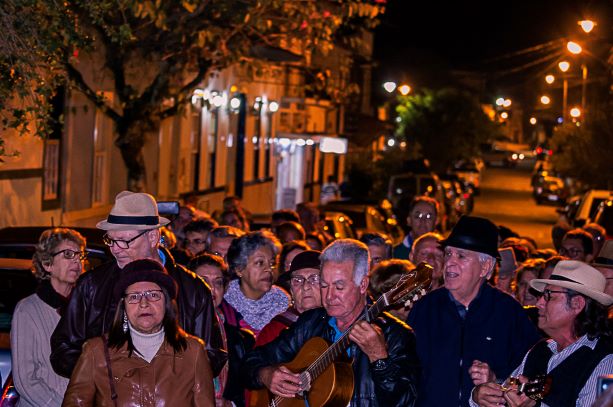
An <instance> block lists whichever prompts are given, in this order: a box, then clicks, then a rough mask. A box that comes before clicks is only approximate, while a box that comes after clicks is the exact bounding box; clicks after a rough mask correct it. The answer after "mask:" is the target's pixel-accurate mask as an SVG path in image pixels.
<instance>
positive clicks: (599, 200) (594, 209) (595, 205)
mask: <svg viewBox="0 0 613 407" xmlns="http://www.w3.org/2000/svg"><path fill="white" fill-rule="evenodd" d="M605 200H606V199H605V198H594V199H593V200H592V206H590V214H589V218H590V219H594V216H596V212H598V208H599V207H600V204H601V203H602V202H604V201H605Z"/></svg>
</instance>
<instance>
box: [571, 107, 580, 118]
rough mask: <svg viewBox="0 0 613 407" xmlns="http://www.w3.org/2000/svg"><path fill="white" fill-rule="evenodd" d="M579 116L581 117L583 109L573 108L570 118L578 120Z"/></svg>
mask: <svg viewBox="0 0 613 407" xmlns="http://www.w3.org/2000/svg"><path fill="white" fill-rule="evenodd" d="M579 116H581V109H579V108H578V107H573V108H572V109H570V117H574V118H575V119H576V118H577V117H579Z"/></svg>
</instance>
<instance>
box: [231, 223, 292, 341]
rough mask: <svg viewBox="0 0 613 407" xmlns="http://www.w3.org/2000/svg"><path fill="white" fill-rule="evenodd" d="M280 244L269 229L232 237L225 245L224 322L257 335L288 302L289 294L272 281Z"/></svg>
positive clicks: (285, 307) (284, 308)
mask: <svg viewBox="0 0 613 407" xmlns="http://www.w3.org/2000/svg"><path fill="white" fill-rule="evenodd" d="M280 248H281V245H280V244H279V241H278V240H277V238H276V237H275V236H274V235H273V234H271V233H269V232H252V233H247V234H246V235H244V236H242V237H239V238H238V239H235V240H234V241H232V244H231V245H230V248H229V249H228V265H229V267H230V272H231V273H232V274H233V275H234V276H235V277H237V278H236V279H235V280H232V281H231V282H230V284H229V285H228V290H227V291H226V294H225V295H224V299H225V302H224V303H223V304H222V305H221V306H222V310H223V313H224V316H225V320H226V323H228V324H230V325H233V326H237V327H239V328H246V329H248V330H250V331H252V332H253V333H254V335H255V336H256V338H257V335H258V334H259V332H260V330H261V329H262V328H264V326H266V324H267V323H269V322H270V320H271V319H273V318H274V317H275V316H276V315H277V314H280V313H281V312H283V311H285V310H286V309H287V307H288V306H289V295H288V294H287V293H286V292H285V291H284V290H283V289H281V288H279V287H277V286H274V285H273V272H274V270H275V268H276V267H277V254H278V253H279V250H280Z"/></svg>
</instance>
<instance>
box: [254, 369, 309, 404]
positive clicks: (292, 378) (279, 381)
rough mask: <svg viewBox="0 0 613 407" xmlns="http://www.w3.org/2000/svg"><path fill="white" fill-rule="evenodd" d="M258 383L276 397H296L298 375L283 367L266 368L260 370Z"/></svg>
mask: <svg viewBox="0 0 613 407" xmlns="http://www.w3.org/2000/svg"><path fill="white" fill-rule="evenodd" d="M259 378H260V382H261V383H262V384H263V385H264V386H266V387H268V390H270V391H271V392H272V393H273V394H276V395H277V396H281V397H285V398H292V397H296V393H298V392H299V391H300V390H301V388H300V375H299V374H297V373H292V372H291V371H290V370H289V369H288V368H286V367H285V366H268V367H263V368H262V369H260V372H259Z"/></svg>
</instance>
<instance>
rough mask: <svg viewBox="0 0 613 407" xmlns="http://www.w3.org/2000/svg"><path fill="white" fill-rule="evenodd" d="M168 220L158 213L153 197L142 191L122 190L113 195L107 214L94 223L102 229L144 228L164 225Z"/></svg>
mask: <svg viewBox="0 0 613 407" xmlns="http://www.w3.org/2000/svg"><path fill="white" fill-rule="evenodd" d="M169 223H170V220H168V219H166V218H164V217H161V216H160V215H159V213H158V207H157V203H156V202H155V198H154V197H153V196H151V195H149V194H145V193H143V192H130V191H123V192H120V193H119V194H117V196H116V197H115V205H113V209H111V213H110V214H109V216H108V217H107V218H106V219H105V220H102V221H100V222H98V224H97V225H96V227H97V228H98V229H102V230H146V229H156V228H160V227H162V226H166V225H168V224H169Z"/></svg>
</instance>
